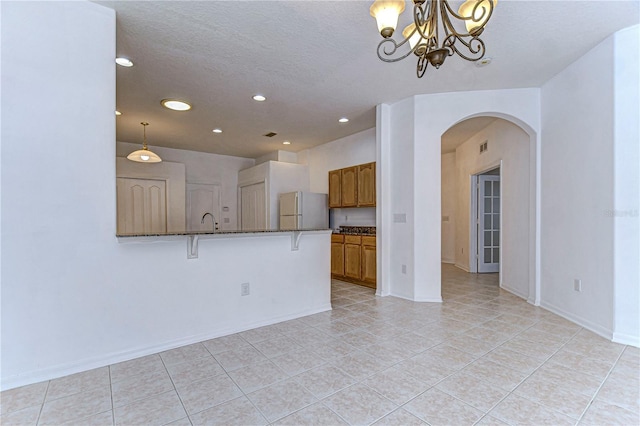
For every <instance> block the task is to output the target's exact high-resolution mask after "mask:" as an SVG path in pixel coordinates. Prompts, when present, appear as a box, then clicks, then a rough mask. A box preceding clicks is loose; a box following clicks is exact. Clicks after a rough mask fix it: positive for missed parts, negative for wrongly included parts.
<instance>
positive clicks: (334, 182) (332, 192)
mask: <svg viewBox="0 0 640 426" xmlns="http://www.w3.org/2000/svg"><path fill="white" fill-rule="evenodd" d="M341 182H342V170H332V171H330V172H329V208H334V207H342V197H341V194H340V193H341V191H342V185H341Z"/></svg>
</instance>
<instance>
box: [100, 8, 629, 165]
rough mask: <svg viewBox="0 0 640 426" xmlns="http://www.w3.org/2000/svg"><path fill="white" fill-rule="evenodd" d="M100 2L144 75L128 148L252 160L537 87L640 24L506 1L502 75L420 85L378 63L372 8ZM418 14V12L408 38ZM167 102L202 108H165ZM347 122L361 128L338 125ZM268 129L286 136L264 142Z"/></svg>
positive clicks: (135, 87) (436, 78)
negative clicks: (381, 112) (437, 105)
mask: <svg viewBox="0 0 640 426" xmlns="http://www.w3.org/2000/svg"><path fill="white" fill-rule="evenodd" d="M98 3H99V4H102V5H104V6H107V7H110V8H113V9H115V10H116V12H117V54H118V55H121V56H127V57H129V58H131V59H132V60H133V61H134V63H135V65H134V67H132V68H122V67H117V108H118V109H119V110H120V111H122V113H123V115H122V116H121V117H118V119H117V138H118V140H119V141H124V142H133V143H139V142H141V140H142V128H141V127H142V126H141V125H140V124H139V123H140V122H141V121H148V122H149V123H150V126H149V127H148V128H147V137H148V140H149V144H150V146H154V145H155V146H166V147H172V148H179V149H189V150H195V151H203V152H212V153H218V154H226V155H237V156H242V157H254V158H255V157H257V156H260V155H263V154H265V153H268V152H272V151H274V150H277V149H283V148H284V149H286V150H289V151H300V150H302V149H306V148H310V147H312V146H315V145H319V144H322V143H325V142H328V141H331V140H335V139H338V138H340V137H344V136H347V135H350V134H353V133H356V132H359V131H361V130H364V129H368V128H371V127H373V126H375V106H376V105H377V104H379V103H393V102H396V101H398V100H400V99H403V98H406V97H408V96H411V95H414V94H424V93H441V92H452V91H463V90H465V91H466V90H485V89H499V88H516V87H539V86H541V85H542V84H543V83H544V82H546V81H547V80H548V79H550V78H551V77H553V76H554V75H555V74H557V73H558V72H559V71H561V70H562V69H564V68H565V67H566V66H567V65H569V64H570V63H571V62H573V61H575V60H576V59H577V58H579V57H580V56H581V55H583V54H584V53H585V52H587V51H588V50H589V49H591V48H592V47H593V46H595V45H596V44H597V43H599V42H600V41H602V40H603V39H604V38H606V37H607V36H608V35H609V34H611V33H613V32H615V31H617V30H618V29H621V28H624V27H627V26H630V25H633V24H635V23H638V20H639V19H638V16H639V8H638V1H635V0H633V1H530V0H529V1H510V0H501V1H500V2H499V3H498V6H497V8H496V9H495V11H494V16H493V17H492V19H491V21H490V23H489V25H488V26H487V29H486V30H485V32H484V34H483V39H484V41H485V43H486V45H487V56H490V57H492V58H493V63H492V64H491V65H490V66H488V67H485V68H478V67H476V66H474V64H473V63H470V62H467V61H464V60H462V59H460V58H458V57H455V56H453V57H449V58H448V59H447V60H446V62H445V63H444V65H443V66H442V67H441V68H440V69H439V70H436V69H433V68H430V69H429V70H427V74H426V75H425V77H423V78H422V79H418V78H416V76H415V67H416V61H415V60H414V59H413V58H407V59H405V60H404V61H401V62H398V63H394V64H388V63H383V62H382V61H380V60H379V59H378V57H377V54H376V48H377V45H378V43H379V41H380V36H379V34H378V33H377V28H376V25H375V21H374V19H373V18H371V16H370V15H369V6H370V5H371V3H372V2H371V1H359V0H358V1H348V0H342V1H240V0H236V1H194V2H192V1H122V2H111V1H99V2H98ZM452 3H454V4H457V3H459V2H453V1H452ZM410 10H411V4H410V2H408V4H407V10H405V12H404V14H403V16H401V23H400V25H399V28H403V27H404V25H406V24H407V23H408V22H409V20H410V19H411V18H410ZM635 53H636V54H637V52H635ZM255 93H262V94H264V95H265V96H267V98H268V99H267V101H266V102H263V103H257V102H255V101H253V100H252V99H251V96H252V95H253V94H255ZM164 98H181V99H185V100H187V101H189V102H190V103H192V105H193V109H192V110H191V111H189V112H173V111H169V110H166V109H164V108H163V107H162V106H161V105H160V100H162V99H164ZM342 116H347V117H349V118H350V120H351V121H350V122H349V123H347V124H339V123H338V121H337V120H338V118H340V117H342ZM215 127H220V128H222V129H223V131H224V133H222V134H220V135H215V134H213V133H212V132H211V130H212V129H213V128H215ZM270 131H273V132H276V133H278V135H277V136H275V137H274V138H272V139H268V138H265V137H263V136H262V135H263V134H265V133H267V132H270ZM284 140H289V141H291V142H292V144H291V145H289V146H284V145H282V141H284Z"/></svg>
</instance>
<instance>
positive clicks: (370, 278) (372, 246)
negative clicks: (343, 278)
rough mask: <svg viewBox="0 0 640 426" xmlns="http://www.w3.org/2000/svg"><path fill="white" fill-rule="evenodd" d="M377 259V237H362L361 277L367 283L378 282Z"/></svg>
mask: <svg viewBox="0 0 640 426" xmlns="http://www.w3.org/2000/svg"><path fill="white" fill-rule="evenodd" d="M376 261H377V258H376V237H362V247H361V254H360V265H361V268H360V279H361V280H362V281H364V282H365V283H369V284H375V283H376Z"/></svg>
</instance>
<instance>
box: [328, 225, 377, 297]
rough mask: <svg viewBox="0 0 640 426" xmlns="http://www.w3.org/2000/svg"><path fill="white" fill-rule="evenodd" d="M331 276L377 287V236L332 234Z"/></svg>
mask: <svg viewBox="0 0 640 426" xmlns="http://www.w3.org/2000/svg"><path fill="white" fill-rule="evenodd" d="M331 277H332V278H335V279H339V280H343V281H348V282H352V283H355V284H360V285H364V286H367V287H371V288H376V237H374V236H360V235H336V234H334V235H332V236H331Z"/></svg>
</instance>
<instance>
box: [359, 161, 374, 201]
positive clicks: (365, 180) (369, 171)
mask: <svg viewBox="0 0 640 426" xmlns="http://www.w3.org/2000/svg"><path fill="white" fill-rule="evenodd" d="M375 205H376V163H369V164H361V165H359V166H358V206H361V207H373V206H375Z"/></svg>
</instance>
